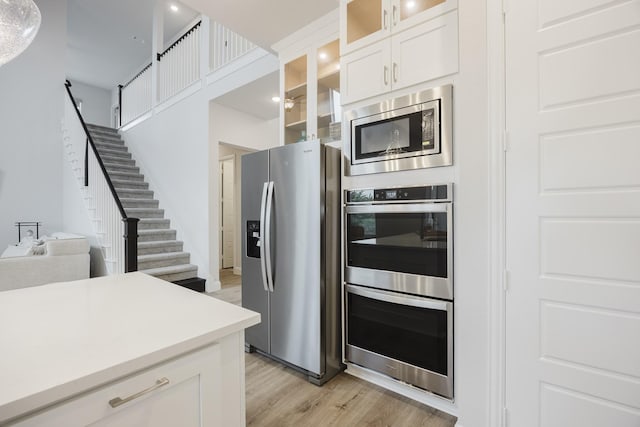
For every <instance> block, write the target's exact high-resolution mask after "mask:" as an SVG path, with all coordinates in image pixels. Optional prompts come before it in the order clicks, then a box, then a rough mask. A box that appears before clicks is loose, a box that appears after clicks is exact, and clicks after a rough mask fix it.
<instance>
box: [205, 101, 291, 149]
mask: <svg viewBox="0 0 640 427" xmlns="http://www.w3.org/2000/svg"><path fill="white" fill-rule="evenodd" d="M209 119H210V124H211V136H210V140H211V141H212V142H213V143H219V142H222V143H225V144H231V145H235V146H236V147H240V148H247V149H249V150H253V151H259V150H265V149H267V148H271V147H273V146H274V145H277V143H278V135H279V134H278V118H275V119H271V120H264V119H260V118H258V117H255V116H252V115H250V114H246V113H243V112H241V111H238V110H234V109H233V108H229V107H225V106H224V105H220V104H217V103H215V102H211V108H210V116H209ZM274 138H275V139H274Z"/></svg>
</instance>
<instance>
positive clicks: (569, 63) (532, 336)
mask: <svg viewBox="0 0 640 427" xmlns="http://www.w3.org/2000/svg"><path fill="white" fill-rule="evenodd" d="M509 3H510V10H509V11H508V13H507V18H506V61H507V63H506V76H507V99H506V101H507V102H506V104H507V105H506V113H507V129H508V135H509V137H508V139H509V141H510V142H509V149H508V151H507V190H506V191H507V240H506V249H507V270H508V284H509V285H508V290H507V294H506V304H507V313H506V323H507V329H506V341H507V343H506V360H507V369H506V376H507V380H506V406H507V424H508V425H509V426H513V427H527V426H544V427H601V426H616V427H638V426H640V30H639V28H640V27H639V26H640V1H637V0H634V1H624V2H623V1H612V0H537V1H515V0H512V1H510V2H509Z"/></svg>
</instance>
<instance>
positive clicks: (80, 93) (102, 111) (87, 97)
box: [71, 80, 111, 126]
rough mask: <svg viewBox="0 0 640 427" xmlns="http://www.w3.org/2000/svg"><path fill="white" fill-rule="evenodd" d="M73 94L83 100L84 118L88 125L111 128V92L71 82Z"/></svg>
mask: <svg viewBox="0 0 640 427" xmlns="http://www.w3.org/2000/svg"><path fill="white" fill-rule="evenodd" d="M71 85H72V86H71V93H72V94H73V97H74V98H75V99H76V102H77V101H78V99H81V100H82V117H83V118H84V121H85V122H87V123H92V124H94V125H102V126H111V91H108V90H106V89H102V88H99V87H96V86H91V85H88V84H85V83H81V82H77V81H75V80H71Z"/></svg>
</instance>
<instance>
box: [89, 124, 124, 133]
mask: <svg viewBox="0 0 640 427" xmlns="http://www.w3.org/2000/svg"><path fill="white" fill-rule="evenodd" d="M87 127H88V128H89V130H91V128H93V129H98V130H104V131H108V132H118V130H117V129H114V128H112V127H109V126H104V125H98V124H96V123H87Z"/></svg>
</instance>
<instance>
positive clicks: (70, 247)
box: [47, 238, 89, 256]
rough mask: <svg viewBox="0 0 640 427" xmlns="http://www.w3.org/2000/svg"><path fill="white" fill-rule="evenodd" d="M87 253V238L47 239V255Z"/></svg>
mask: <svg viewBox="0 0 640 427" xmlns="http://www.w3.org/2000/svg"><path fill="white" fill-rule="evenodd" d="M86 253H89V241H88V240H87V239H84V238H82V239H58V240H47V255H48V256H59V255H75V254H86Z"/></svg>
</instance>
